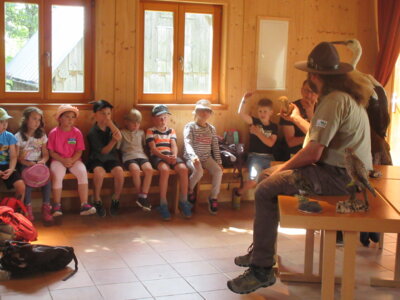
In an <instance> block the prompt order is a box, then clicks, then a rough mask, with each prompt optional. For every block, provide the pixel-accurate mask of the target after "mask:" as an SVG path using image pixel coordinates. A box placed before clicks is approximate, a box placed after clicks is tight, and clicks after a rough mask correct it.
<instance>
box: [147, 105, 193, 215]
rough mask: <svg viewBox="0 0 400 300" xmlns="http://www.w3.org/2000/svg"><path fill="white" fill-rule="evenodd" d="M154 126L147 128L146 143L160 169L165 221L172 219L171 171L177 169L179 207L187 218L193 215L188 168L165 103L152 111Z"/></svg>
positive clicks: (161, 197)
mask: <svg viewBox="0 0 400 300" xmlns="http://www.w3.org/2000/svg"><path fill="white" fill-rule="evenodd" d="M151 114H152V116H153V124H154V126H153V127H151V128H149V129H147V132H146V143H147V144H148V145H149V147H150V153H151V156H150V162H151V164H152V165H153V168H154V169H157V170H159V171H160V214H161V217H162V218H163V220H164V221H168V220H170V219H171V215H170V213H169V210H168V203H167V189H168V178H169V172H170V171H171V169H172V170H175V171H176V172H177V173H178V176H179V182H180V199H179V209H180V211H181V213H182V215H183V216H184V217H185V218H190V217H191V216H192V211H191V210H192V206H191V205H190V203H189V202H188V201H187V193H188V169H187V167H186V165H185V163H184V161H183V160H182V159H181V158H180V157H178V156H177V155H178V147H177V144H176V133H175V130H174V129H172V128H169V127H168V116H169V115H170V112H169V111H168V107H167V106H165V105H162V104H160V105H156V106H154V107H153V110H152V112H151Z"/></svg>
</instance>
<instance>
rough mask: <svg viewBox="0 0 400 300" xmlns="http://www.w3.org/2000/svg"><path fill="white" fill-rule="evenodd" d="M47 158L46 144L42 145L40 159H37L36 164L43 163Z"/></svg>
mask: <svg viewBox="0 0 400 300" xmlns="http://www.w3.org/2000/svg"><path fill="white" fill-rule="evenodd" d="M48 160H49V150H47V145H46V144H43V145H42V159H41V160H39V161H38V162H37V163H38V164H45V163H46V162H47V161H48Z"/></svg>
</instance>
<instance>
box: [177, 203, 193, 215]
mask: <svg viewBox="0 0 400 300" xmlns="http://www.w3.org/2000/svg"><path fill="white" fill-rule="evenodd" d="M179 210H180V211H181V214H182V216H183V217H184V218H186V219H190V218H191V217H192V206H191V205H190V203H189V202H188V201H179Z"/></svg>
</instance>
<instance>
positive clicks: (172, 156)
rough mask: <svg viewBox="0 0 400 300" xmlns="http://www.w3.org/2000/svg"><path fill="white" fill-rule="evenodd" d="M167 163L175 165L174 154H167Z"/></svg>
mask: <svg viewBox="0 0 400 300" xmlns="http://www.w3.org/2000/svg"><path fill="white" fill-rule="evenodd" d="M168 160H169V164H170V165H175V164H176V156H175V155H169V156H168Z"/></svg>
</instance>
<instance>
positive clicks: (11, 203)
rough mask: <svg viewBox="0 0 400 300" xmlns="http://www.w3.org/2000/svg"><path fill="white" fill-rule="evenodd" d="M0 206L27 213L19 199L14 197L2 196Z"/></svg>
mask: <svg viewBox="0 0 400 300" xmlns="http://www.w3.org/2000/svg"><path fill="white" fill-rule="evenodd" d="M0 206H8V207H11V208H12V209H13V210H14V211H15V212H18V213H21V214H23V215H25V216H27V215H28V210H27V209H26V206H25V205H24V203H22V201H21V200H19V199H17V198H14V197H4V198H3V199H1V201H0Z"/></svg>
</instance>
